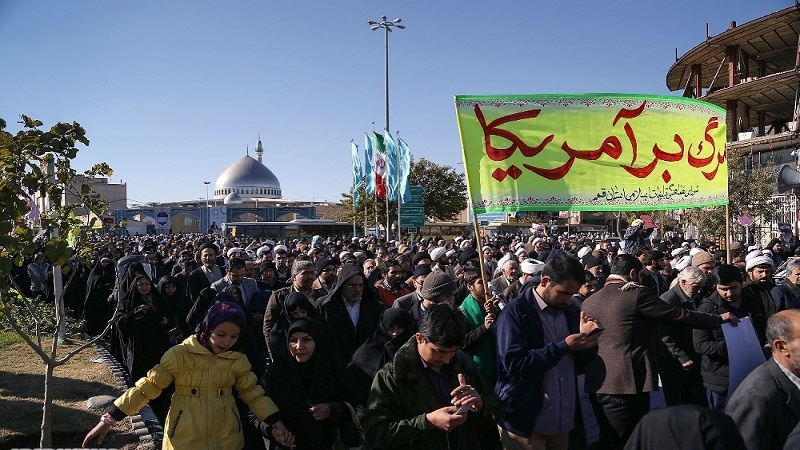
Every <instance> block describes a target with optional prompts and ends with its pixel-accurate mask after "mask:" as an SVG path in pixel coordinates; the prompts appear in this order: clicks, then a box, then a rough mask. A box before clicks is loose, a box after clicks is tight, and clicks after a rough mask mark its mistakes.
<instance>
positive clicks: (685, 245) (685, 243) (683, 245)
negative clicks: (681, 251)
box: [681, 241, 689, 247]
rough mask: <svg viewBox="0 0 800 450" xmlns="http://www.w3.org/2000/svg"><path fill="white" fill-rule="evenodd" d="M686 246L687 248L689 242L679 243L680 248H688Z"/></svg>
mask: <svg viewBox="0 0 800 450" xmlns="http://www.w3.org/2000/svg"><path fill="white" fill-rule="evenodd" d="M688 246H689V242H687V241H683V242H681V247H688Z"/></svg>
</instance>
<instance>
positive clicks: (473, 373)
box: [364, 273, 502, 450]
mask: <svg viewBox="0 0 800 450" xmlns="http://www.w3.org/2000/svg"><path fill="white" fill-rule="evenodd" d="M434 275H441V276H447V274H444V273H436V274H432V276H434ZM466 332H467V324H466V319H465V317H464V314H463V313H462V312H461V311H459V310H458V309H455V307H453V306H452V305H450V304H447V303H442V304H438V305H433V306H431V308H430V311H429V312H428V313H427V314H425V316H424V317H423V319H422V322H420V327H419V332H418V333H417V334H416V335H415V336H413V337H412V338H411V339H410V340H409V341H408V342H407V343H406V344H405V345H403V347H402V348H400V350H398V352H397V353H396V354H395V355H394V359H393V360H392V361H391V362H389V363H387V364H386V365H385V366H384V367H383V368H381V369H380V370H379V371H378V373H377V374H376V375H375V379H374V380H373V382H372V389H371V390H370V393H369V398H368V401H367V405H368V409H367V413H366V416H365V417H364V429H365V431H366V445H367V448H375V449H378V448H379V449H387V450H391V449H410V448H415V449H448V448H452V449H460V450H471V449H474V450H480V449H486V448H494V447H493V444H495V443H496V441H494V442H492V436H491V434H489V433H487V432H486V431H487V430H490V429H493V428H494V427H495V421H496V420H497V418H498V417H499V416H500V414H501V408H502V407H501V406H500V403H499V402H498V400H497V397H495V396H494V394H493V393H492V388H491V386H490V385H488V384H487V383H486V381H485V380H484V379H483V378H482V377H481V376H480V375H479V374H478V370H477V367H476V366H475V363H474V362H473V361H472V360H471V359H470V358H469V356H467V355H466V354H465V353H463V352H462V351H461V350H459V348H461V346H462V345H463V344H464V339H465V335H466Z"/></svg>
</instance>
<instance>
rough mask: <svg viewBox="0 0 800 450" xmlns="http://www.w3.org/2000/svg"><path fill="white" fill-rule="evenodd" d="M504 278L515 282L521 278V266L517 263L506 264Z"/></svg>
mask: <svg viewBox="0 0 800 450" xmlns="http://www.w3.org/2000/svg"><path fill="white" fill-rule="evenodd" d="M503 276H504V277H506V278H508V279H509V280H515V279H516V278H517V277H518V276H519V264H517V263H516V262H515V261H511V262H510V263H506V264H505V265H504V266H503Z"/></svg>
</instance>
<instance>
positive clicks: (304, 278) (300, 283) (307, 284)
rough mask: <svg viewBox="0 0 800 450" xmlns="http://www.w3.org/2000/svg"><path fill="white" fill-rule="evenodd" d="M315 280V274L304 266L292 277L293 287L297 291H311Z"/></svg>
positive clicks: (311, 269)
mask: <svg viewBox="0 0 800 450" xmlns="http://www.w3.org/2000/svg"><path fill="white" fill-rule="evenodd" d="M315 278H317V274H315V273H314V269H313V268H311V267H309V266H306V267H305V268H304V269H303V270H301V271H300V273H298V274H297V275H295V276H294V285H295V287H296V288H298V289H302V290H306V291H307V290H309V289H311V285H312V284H314V279H315Z"/></svg>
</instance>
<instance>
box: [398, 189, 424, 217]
mask: <svg viewBox="0 0 800 450" xmlns="http://www.w3.org/2000/svg"><path fill="white" fill-rule="evenodd" d="M409 190H410V191H411V201H410V202H407V203H401V204H400V226H401V227H422V226H425V206H424V204H423V201H422V200H423V196H424V195H425V188H424V187H422V186H409Z"/></svg>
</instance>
